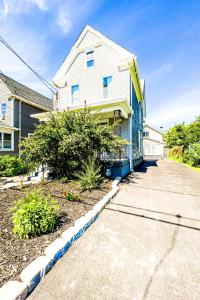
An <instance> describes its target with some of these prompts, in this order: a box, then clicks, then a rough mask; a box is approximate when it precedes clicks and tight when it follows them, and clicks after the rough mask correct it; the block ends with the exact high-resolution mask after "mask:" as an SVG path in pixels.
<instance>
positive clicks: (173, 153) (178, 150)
mask: <svg viewBox="0 0 200 300" xmlns="http://www.w3.org/2000/svg"><path fill="white" fill-rule="evenodd" d="M168 157H171V158H175V159H182V157H183V146H176V147H173V148H171V149H170V150H169V152H168Z"/></svg>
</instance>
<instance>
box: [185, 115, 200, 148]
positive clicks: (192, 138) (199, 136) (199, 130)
mask: <svg viewBox="0 0 200 300" xmlns="http://www.w3.org/2000/svg"><path fill="white" fill-rule="evenodd" d="M187 134H188V141H189V143H190V144H195V143H200V116H199V117H197V118H196V120H195V121H194V122H192V123H191V124H189V125H188V130H187Z"/></svg>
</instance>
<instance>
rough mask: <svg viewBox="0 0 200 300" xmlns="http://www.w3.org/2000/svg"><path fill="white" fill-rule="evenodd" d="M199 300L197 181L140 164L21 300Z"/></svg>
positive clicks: (181, 171)
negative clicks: (27, 299)
mask: <svg viewBox="0 0 200 300" xmlns="http://www.w3.org/2000/svg"><path fill="white" fill-rule="evenodd" d="M46 299H48V300H57V299H59V300H60V299H70V300H72V299H81V300H82V299H83V300H86V299H87V300H90V299H101V300H104V299H109V300H110V299H116V300H118V299H120V300H124V299H129V300H130V299H131V300H145V299H151V300H157V299H162V300H164V299H166V300H173V299H179V300H194V299H197V300H199V299H200V174H199V173H197V172H195V171H193V170H192V169H189V168H187V167H185V166H183V165H181V164H178V163H175V162H172V161H168V160H163V161H158V162H157V163H155V162H149V163H144V164H143V165H142V166H141V168H140V170H138V171H137V172H135V173H133V174H132V175H131V176H129V178H128V179H127V180H126V181H125V182H124V183H122V184H121V190H120V192H119V194H118V195H117V196H116V197H115V198H114V199H113V201H112V203H111V204H109V205H108V206H107V208H106V209H105V210H104V211H103V212H102V213H101V215H100V217H99V218H98V219H97V221H96V222H95V223H94V224H93V225H92V226H91V227H90V228H89V229H88V230H87V232H86V233H85V234H84V236H82V237H81V238H80V239H79V240H78V241H77V243H75V245H73V246H72V248H71V249H70V250H69V251H68V253H67V254H66V255H65V256H64V257H63V258H62V259H61V260H60V261H59V262H58V263H57V264H56V266H55V267H54V268H53V269H52V270H51V271H50V273H49V274H47V276H46V277H45V278H44V279H43V280H42V282H41V283H40V284H39V286H38V287H37V288H36V290H35V291H34V292H33V293H32V294H31V295H30V296H29V300H46Z"/></svg>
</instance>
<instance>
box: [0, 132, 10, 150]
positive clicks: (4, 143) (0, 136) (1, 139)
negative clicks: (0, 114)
mask: <svg viewBox="0 0 200 300" xmlns="http://www.w3.org/2000/svg"><path fill="white" fill-rule="evenodd" d="M11 149H12V134H11V133H4V132H0V150H11Z"/></svg>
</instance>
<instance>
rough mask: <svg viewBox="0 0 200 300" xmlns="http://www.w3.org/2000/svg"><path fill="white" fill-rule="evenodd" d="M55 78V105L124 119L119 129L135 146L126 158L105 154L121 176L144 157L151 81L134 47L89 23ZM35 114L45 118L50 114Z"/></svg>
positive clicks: (129, 148) (110, 121) (103, 117)
mask: <svg viewBox="0 0 200 300" xmlns="http://www.w3.org/2000/svg"><path fill="white" fill-rule="evenodd" d="M53 82H54V84H55V85H56V86H57V88H58V96H57V98H56V100H55V101H54V110H56V111H63V110H73V111H80V110H84V108H85V107H88V108H89V109H90V111H91V113H94V112H96V113H98V115H99V117H100V119H101V122H102V123H107V124H113V121H114V120H121V122H120V124H119V126H118V128H117V130H116V132H117V134H118V135H119V136H121V137H123V138H125V139H126V140H127V141H128V142H129V145H127V147H125V149H124V153H123V155H121V156H120V157H112V156H108V155H107V154H106V153H104V154H102V160H103V161H105V162H107V163H109V162H110V163H111V164H112V166H113V170H115V175H117V176H123V175H125V174H127V173H128V172H129V171H130V170H131V169H132V168H133V167H134V166H136V165H137V164H139V163H140V162H141V161H142V153H143V146H142V142H143V138H142V134H143V116H144V115H145V84H144V80H140V77H139V73H138V68H137V60H136V56H135V55H134V54H133V53H132V52H130V51H128V50H126V49H125V48H123V47H121V46H120V45H118V44H116V43H114V42H113V41H112V40H110V39H109V38H107V37H106V36H104V35H103V34H102V33H100V32H99V31H97V30H95V29H94V28H92V27H90V26H88V25H87V26H85V28H84V29H83V31H82V32H81V34H80V35H79V37H78V39H77V40H76V42H75V44H74V45H73V47H72V48H71V50H70V52H69V54H68V56H67V57H66V59H65V60H64V62H63V64H62V65H61V67H60V68H59V70H58V72H57V73H56V75H55V77H54V79H53ZM56 111H55V112H54V113H55V114H56V113H57V112H56ZM35 117H36V118H38V119H39V120H41V121H45V120H47V119H48V113H43V114H38V115H35Z"/></svg>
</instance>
